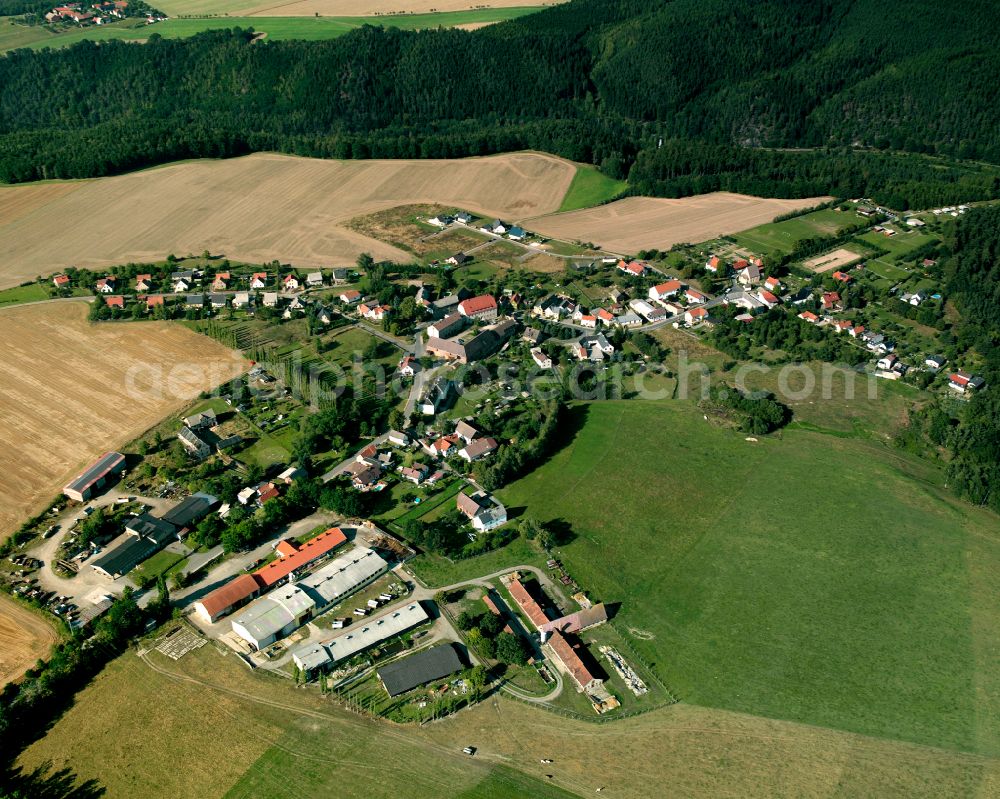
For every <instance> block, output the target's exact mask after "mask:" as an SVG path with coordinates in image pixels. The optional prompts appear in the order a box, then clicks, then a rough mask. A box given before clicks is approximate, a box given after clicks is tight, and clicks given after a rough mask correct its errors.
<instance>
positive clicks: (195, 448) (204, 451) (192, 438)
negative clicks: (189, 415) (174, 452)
mask: <svg viewBox="0 0 1000 799" xmlns="http://www.w3.org/2000/svg"><path fill="white" fill-rule="evenodd" d="M177 438H178V439H179V440H180V442H181V444H183V445H184V449H186V450H187V451H188V453H189V454H190V455H192V456H193V457H195V458H198V459H199V460H201V459H202V458H207V457H208V456H209V455H211V454H212V448H211V447H209V445H208V444H207V443H206V442H205V441H203V440H202V439H201V438H200V437H199V436H198V434H197V433H195V432H194V430H192V429H191V428H190V427H182V428H181V429H180V432H179V433H178V434H177Z"/></svg>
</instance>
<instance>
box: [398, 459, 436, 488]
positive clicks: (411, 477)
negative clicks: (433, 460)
mask: <svg viewBox="0 0 1000 799" xmlns="http://www.w3.org/2000/svg"><path fill="white" fill-rule="evenodd" d="M428 471H429V469H428V468H427V467H426V466H425V465H424V464H422V463H415V464H413V466H401V467H400V469H399V475H400V477H402V478H403V479H404V480H408V481H409V482H411V483H413V485H420V484H421V483H422V482H423V481H424V479H425V478H426V477H427V472H428Z"/></svg>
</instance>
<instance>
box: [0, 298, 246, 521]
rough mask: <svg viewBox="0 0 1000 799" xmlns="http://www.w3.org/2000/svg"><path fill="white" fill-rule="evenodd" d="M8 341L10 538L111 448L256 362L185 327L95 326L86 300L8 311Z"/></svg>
mask: <svg viewBox="0 0 1000 799" xmlns="http://www.w3.org/2000/svg"><path fill="white" fill-rule="evenodd" d="M0 340H2V341H3V342H4V348H3V353H2V354H0V368H2V369H3V375H4V381H3V387H2V388H0V439H2V440H3V442H4V445H5V446H4V447H3V449H2V450H0V538H2V537H5V536H6V535H7V534H9V533H10V532H11V531H12V530H13V529H15V528H16V527H17V525H18V524H20V523H21V521H22V520H23V519H24V518H25V517H27V516H29V515H31V514H32V513H33V512H35V511H37V510H38V509H39V508H40V507H42V506H44V504H45V503H46V502H47V501H48V500H49V499H51V498H52V497H53V496H55V495H56V494H58V493H59V491H60V490H61V489H62V487H63V486H64V485H65V484H66V483H67V482H68V481H69V480H70V479H72V478H73V477H74V476H76V475H77V474H78V473H79V472H80V471H81V470H82V468H83V467H85V466H86V465H87V464H88V463H90V462H91V461H92V460H93V459H94V458H95V457H97V456H99V455H100V454H101V453H102V452H105V451H107V450H110V449H114V448H115V447H117V446H120V445H122V444H124V443H125V442H127V441H129V440H130V439H132V438H134V437H135V436H137V435H138V434H139V433H141V432H143V431H144V430H146V429H147V428H149V427H150V426H152V425H153V424H155V423H156V422H158V421H159V420H160V419H162V418H163V417H165V416H167V415H168V414H169V413H171V412H172V411H174V410H176V409H178V408H179V407H181V406H182V405H183V404H184V403H185V402H189V401H190V400H191V399H192V398H193V397H195V396H197V395H198V393H199V392H200V391H203V390H206V389H209V388H212V387H214V386H216V385H218V384H220V383H223V382H225V381H226V380H229V379H231V378H233V377H235V376H236V375H238V374H240V373H241V372H242V371H243V370H244V369H245V368H246V365H245V364H246V362H245V361H244V360H243V359H242V358H241V357H240V356H238V355H237V354H236V353H233V352H232V351H230V350H228V349H226V348H225V347H223V346H222V345H220V344H218V343H217V342H215V341H213V340H211V339H209V338H207V337H204V336H199V335H198V334H196V333H193V332H192V331H190V330H188V329H187V328H184V327H183V326H181V325H174V324H169V323H157V322H142V323H128V322H123V323H114V324H113V323H105V324H99V325H92V324H91V323H89V322H88V321H87V304H86V303H84V302H53V303H44V304H39V305H29V306H22V307H14V308H6V309H3V310H0Z"/></svg>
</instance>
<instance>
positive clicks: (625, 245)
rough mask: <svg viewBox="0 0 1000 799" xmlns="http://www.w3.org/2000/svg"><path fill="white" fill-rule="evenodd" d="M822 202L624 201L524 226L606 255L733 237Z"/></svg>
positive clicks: (731, 197) (730, 198) (702, 197)
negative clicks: (594, 247) (593, 246)
mask: <svg viewBox="0 0 1000 799" xmlns="http://www.w3.org/2000/svg"><path fill="white" fill-rule="evenodd" d="M828 199H830V198H829V197H808V198H806V199H802V200H779V199H768V198H763V197H750V196H747V195H745V194H730V193H729V192H715V193H713V194H699V195H697V196H695V197H684V198H682V199H679V200H665V199H659V198H654V197H627V198H626V199H624V200H618V201H617V202H613V203H608V204H607V205H599V206H597V207H596V208H587V209H584V210H581V211H570V212H568V213H564V214H550V215H548V216H542V217H538V218H535V219H529V220H527V221H526V222H525V225H526V226H527V227H528V229H529V230H535V231H538V232H540V233H543V234H545V235H547V236H553V237H555V238H560V239H568V240H571V241H586V242H593V243H594V244H596V245H598V246H599V247H602V248H604V249H607V250H611V251H612V252H619V253H627V254H631V253H635V252H636V251H637V250H641V249H650V248H653V247H655V248H657V249H661V250H663V249H669V248H670V247H671V246H672V245H674V244H680V243H688V244H694V243H697V242H699V241H706V240H707V239H712V238H715V237H717V236H722V235H726V234H729V233H737V232H739V231H741V230H746V229H747V228H751V227H754V226H756V225H761V224H764V223H765V222H770V221H771V220H772V219H774V218H775V217H776V216H780V215H782V214H786V213H788V212H789V211H794V210H797V209H799V208H810V207H812V206H814V205H817V204H819V203H821V202H823V201H825V200H828Z"/></svg>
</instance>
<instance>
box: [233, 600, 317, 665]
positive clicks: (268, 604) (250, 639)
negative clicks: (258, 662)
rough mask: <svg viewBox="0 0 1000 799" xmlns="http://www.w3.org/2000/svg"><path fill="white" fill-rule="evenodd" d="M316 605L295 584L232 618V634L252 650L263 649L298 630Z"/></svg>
mask: <svg viewBox="0 0 1000 799" xmlns="http://www.w3.org/2000/svg"><path fill="white" fill-rule="evenodd" d="M315 607H316V603H315V602H314V601H313V599H312V597H310V596H309V595H308V594H307V593H306V592H305V591H303V590H302V589H301V588H299V587H298V586H297V585H286V586H283V587H281V588H277V589H275V590H274V591H271V592H270V593H269V594H267V595H266V596H263V597H261V598H260V599H258V600H257V601H256V602H254V603H253V604H252V605H250V606H249V607H247V608H246V610H244V611H243V612H242V613H240V615H239V616H237V617H236V618H234V619H233V622H232V623H233V632H234V633H236V634H237V635H238V636H239V637H240V638H242V639H243V640H244V641H246V642H247V643H248V644H250V645H251V646H252V647H254V648H255V649H258V650H260V649H264V648H265V647H268V646H270V645H271V644H273V643H274V642H275V641H278V640H280V639H282V638H284V637H285V636H286V635H288V634H290V633H292V632H294V631H295V630H297V629H298V628H299V627H301V626H302V625H303V624H305V622H306V621H307V620H308V619H309V617H310V616H311V615H312V612H313V610H314V608H315Z"/></svg>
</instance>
